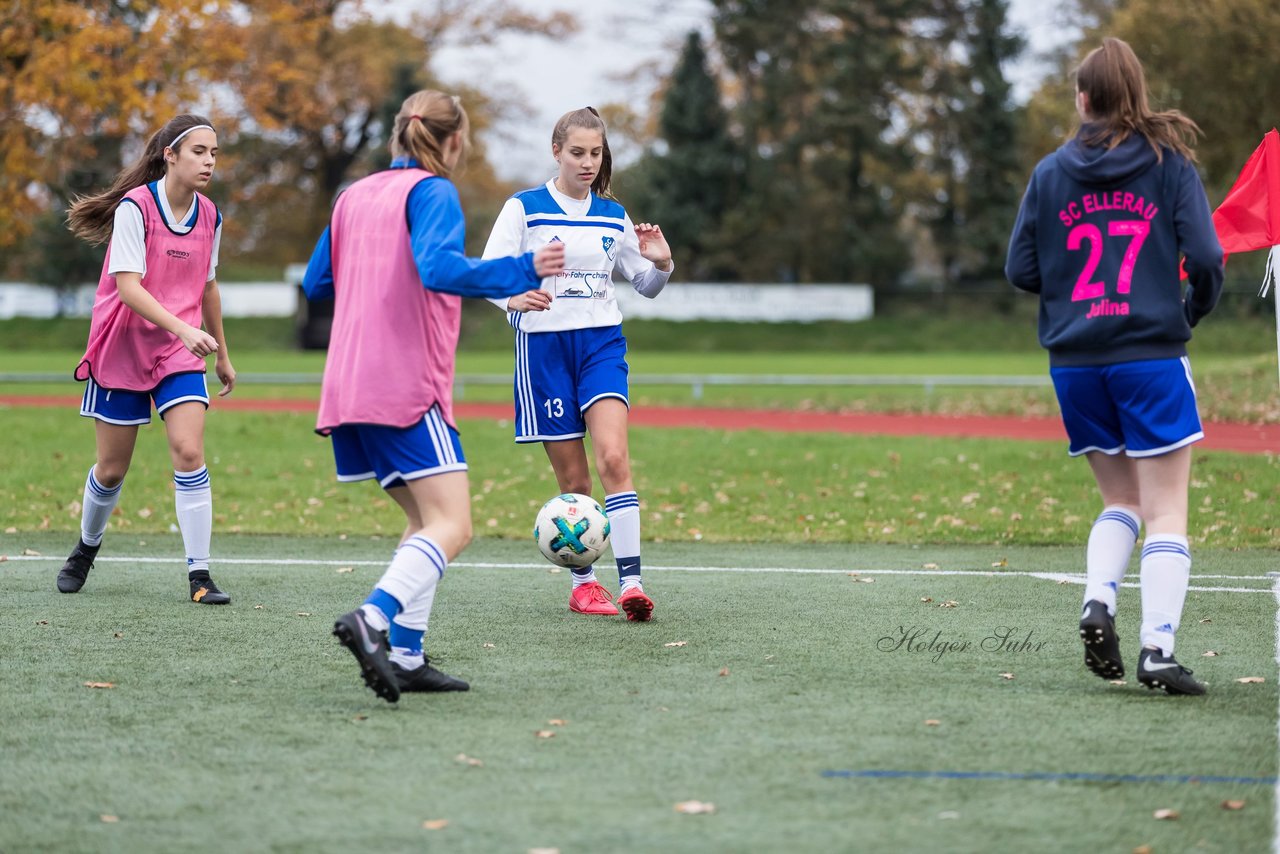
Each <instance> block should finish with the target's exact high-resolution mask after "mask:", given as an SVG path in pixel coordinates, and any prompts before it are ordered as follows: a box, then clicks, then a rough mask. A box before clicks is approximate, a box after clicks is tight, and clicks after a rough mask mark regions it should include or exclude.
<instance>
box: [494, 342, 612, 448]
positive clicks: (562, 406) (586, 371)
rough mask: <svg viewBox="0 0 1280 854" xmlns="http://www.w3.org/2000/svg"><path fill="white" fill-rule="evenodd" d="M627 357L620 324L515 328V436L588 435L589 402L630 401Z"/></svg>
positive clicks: (530, 439)
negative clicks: (542, 329)
mask: <svg viewBox="0 0 1280 854" xmlns="http://www.w3.org/2000/svg"><path fill="white" fill-rule="evenodd" d="M626 357H627V339H625V338H623V337H622V326H621V325H618V326H597V327H593V328H591V329H569V330H565V331H563V332H533V333H528V332H521V331H519V330H516V381H515V396H516V441H517V442H558V441H563V440H565V439H581V438H582V437H583V436H585V435H587V424H586V421H585V420H583V417H582V414H583V413H584V412H586V411H587V407H589V406H591V404H593V403H595V402H596V401H597V400H601V399H602V398H606V397H616V398H618V399H619V400H621V401H622V402H623V403H627V370H628V369H627V358H626ZM627 405H628V407H630V404H627Z"/></svg>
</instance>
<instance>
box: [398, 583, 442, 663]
mask: <svg viewBox="0 0 1280 854" xmlns="http://www.w3.org/2000/svg"><path fill="white" fill-rule="evenodd" d="M438 589H439V585H436V586H434V587H431V588H428V589H427V590H426V591H425V592H423V593H421V594H419V595H418V598H417V599H414V600H413V601H412V602H410V603H408V604H407V605H405V606H404V610H403V611H401V612H400V613H399V615H397V616H396V618H395V619H393V620H392V621H391V635H390V641H391V660H392V661H394V662H395V663H396V664H399V665H400V666H401V667H403V668H404V669H405V670H413V669H415V668H418V667H421V666H422V665H423V664H425V663H426V657H425V656H424V654H423V651H422V638H423V636H424V635H426V633H427V623H428V622H429V621H430V620H431V606H432V605H433V604H434V603H435V599H436V590H438Z"/></svg>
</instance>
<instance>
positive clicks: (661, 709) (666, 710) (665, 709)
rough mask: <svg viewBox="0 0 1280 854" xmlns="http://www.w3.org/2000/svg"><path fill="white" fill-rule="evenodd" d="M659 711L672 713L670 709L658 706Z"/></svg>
mask: <svg viewBox="0 0 1280 854" xmlns="http://www.w3.org/2000/svg"><path fill="white" fill-rule="evenodd" d="M658 711H660V712H669V711H671V710H670V709H668V708H667V707H666V706H658Z"/></svg>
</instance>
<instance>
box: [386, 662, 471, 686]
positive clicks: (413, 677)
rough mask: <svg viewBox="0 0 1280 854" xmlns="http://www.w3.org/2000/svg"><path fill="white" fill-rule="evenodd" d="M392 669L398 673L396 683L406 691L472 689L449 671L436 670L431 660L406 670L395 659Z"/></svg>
mask: <svg viewBox="0 0 1280 854" xmlns="http://www.w3.org/2000/svg"><path fill="white" fill-rule="evenodd" d="M391 670H392V672H394V673H395V675H396V683H397V684H398V685H399V686H400V690H401V691H402V692H404V693H411V692H423V693H426V692H430V691H470V690H471V686H470V685H468V684H467V683H466V682H463V681H462V680H461V679H455V678H454V677H452V676H450V675H449V674H447V673H441V672H440V671H439V670H436V669H435V668H434V667H432V666H431V662H430V661H427V662H426V663H424V664H423V665H422V666H421V667H415V668H414V669H413V670H406V669H405V668H403V667H401V666H400V665H398V664H396V663H395V662H394V661H393V662H391Z"/></svg>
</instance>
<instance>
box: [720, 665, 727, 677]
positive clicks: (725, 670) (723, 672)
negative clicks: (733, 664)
mask: <svg viewBox="0 0 1280 854" xmlns="http://www.w3.org/2000/svg"><path fill="white" fill-rule="evenodd" d="M720 675H721V676H728V675H729V668H727V667H721V668H720Z"/></svg>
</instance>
